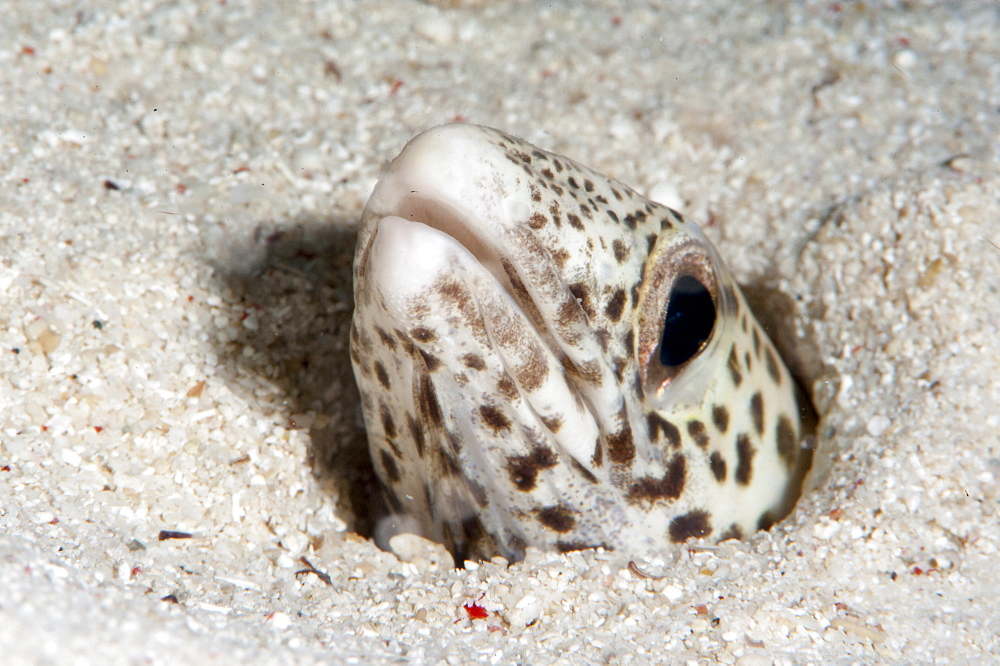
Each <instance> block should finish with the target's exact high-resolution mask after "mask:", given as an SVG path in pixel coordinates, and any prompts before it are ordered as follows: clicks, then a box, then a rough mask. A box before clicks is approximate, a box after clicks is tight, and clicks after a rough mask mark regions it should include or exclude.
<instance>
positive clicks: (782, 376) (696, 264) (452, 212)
mask: <svg viewBox="0 0 1000 666" xmlns="http://www.w3.org/2000/svg"><path fill="white" fill-rule="evenodd" d="M354 272H355V306H356V310H355V314H354V326H353V329H352V336H351V355H352V361H353V364H354V372H355V376H356V378H357V381H358V385H359V387H360V389H361V394H362V401H363V407H364V412H365V422H366V425H367V429H368V437H369V446H370V449H371V452H372V458H373V461H374V463H375V467H376V470H377V471H378V474H379V476H380V478H381V479H382V482H383V484H384V485H385V487H386V489H387V491H388V497H389V500H390V504H391V506H392V508H393V510H394V511H396V512H398V513H399V514H403V515H405V516H407V517H408V523H409V527H408V529H410V530H411V531H417V532H420V533H421V534H423V535H424V536H426V537H428V538H431V539H435V540H438V541H441V542H443V543H445V544H446V545H447V546H449V547H450V548H452V549H453V550H454V551H456V552H457V553H459V554H461V555H463V556H480V557H490V556H492V555H503V556H505V557H508V558H510V559H518V558H520V557H522V556H523V552H524V548H525V547H527V546H536V547H539V548H547V549H553V550H562V551H567V550H575V549H580V548H587V547H596V546H604V547H606V548H610V549H615V550H618V551H624V552H626V553H629V554H635V555H639V554H644V553H652V552H656V551H659V550H663V549H665V548H669V547H670V546H671V544H674V543H679V542H683V541H685V540H686V539H688V538H691V537H708V538H710V539H712V540H719V539H725V538H732V537H741V536H744V535H748V534H751V533H753V532H754V531H756V530H757V529H759V528H760V527H769V526H770V524H771V523H773V522H774V521H775V520H777V519H780V518H781V517H783V516H784V515H785V514H786V513H787V512H788V511H789V510H790V508H791V503H792V502H794V500H795V498H796V497H797V495H798V492H799V488H800V487H801V481H802V476H803V474H804V473H805V472H806V470H807V468H808V464H809V456H808V455H807V454H804V453H803V450H802V448H801V446H800V441H801V440H802V438H803V427H802V424H801V422H800V417H799V414H800V409H799V405H798V404H797V402H796V400H797V399H796V388H795V383H794V381H793V379H792V377H791V375H790V374H789V372H788V370H787V369H786V367H785V365H784V364H783V363H782V361H781V360H780V358H779V357H778V355H777V353H776V352H775V350H774V348H773V346H772V344H771V342H770V341H769V340H768V338H767V336H766V335H765V334H764V332H763V330H762V329H761V328H760V326H759V324H758V323H757V321H756V320H755V319H754V317H753V315H752V313H751V312H750V310H749V308H748V307H747V305H746V302H745V300H744V298H743V295H742V294H741V292H740V290H739V287H738V286H737V285H736V283H735V281H734V280H733V278H732V277H731V276H730V274H729V272H728V270H727V269H726V267H725V266H724V265H723V264H722V262H721V261H720V260H719V258H718V256H717V254H716V252H715V250H714V248H713V247H712V246H711V245H710V244H709V243H708V241H707V240H706V239H705V237H704V235H703V234H702V233H701V231H700V230H699V229H698V228H697V227H696V226H695V225H694V224H693V223H691V222H688V221H686V220H684V219H683V218H682V217H680V215H679V214H678V213H676V212H675V211H673V210H671V209H669V208H667V207H665V206H662V205H660V204H657V203H654V202H652V201H649V200H648V199H645V198H644V197H642V196H640V195H639V194H637V193H635V192H634V191H632V190H631V189H629V188H628V187H627V186H625V185H623V184H622V183H620V182H618V181H616V180H613V179H610V178H608V177H606V176H602V175H601V174H598V173H596V172H594V171H591V170H589V169H587V168H585V167H582V166H580V165H578V164H576V163H575V162H573V161H572V160H569V159H568V158H565V157H562V156H559V155H555V154H552V153H548V152H545V151H542V150H540V149H538V148H536V147H535V146H532V145H531V144H528V143H526V142H524V141H521V140H520V139H517V138H514V137H511V136H509V135H507V134H504V133H502V132H499V131H497V130H493V129H489V128H485V127H478V126H474V125H461V124H458V125H446V126H442V127H437V128H434V129H432V130H429V131H427V132H425V133H423V134H421V135H419V136H417V137H416V138H415V139H413V140H412V141H410V143H408V144H407V146H406V147H405V148H404V149H403V152H402V153H401V154H400V155H399V157H397V158H396V159H395V160H394V161H393V162H392V163H391V164H390V165H389V166H388V167H387V169H386V170H385V172H384V173H383V175H382V178H381V179H380V181H379V183H378V185H377V187H376V188H375V191H374V192H373V193H372V196H371V198H370V199H369V201H368V205H367V207H366V209H365V212H364V215H363V217H362V221H361V227H360V230H359V239H358V250H357V255H356V257H355V266H354ZM691 286H693V288H694V291H693V292H691V293H692V294H693V295H691V296H687V297H686V296H685V295H684V294H682V293H681V292H683V291H685V290H686V289H687V288H688V287H691ZM699 308H700V309H699ZM668 310H669V311H670V314H671V316H669V317H668V316H667V315H668ZM673 315H677V317H674V316H673ZM669 322H674V323H672V324H671V323H669ZM665 326H666V327H667V329H666V331H667V333H666V335H665V333H664V330H665ZM699 330H701V331H703V333H704V335H700V334H698V333H697V332H698V331H699ZM665 359H666V360H665ZM665 362H669V363H670V364H669V365H665Z"/></svg>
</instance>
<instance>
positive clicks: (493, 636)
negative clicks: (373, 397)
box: [0, 0, 1000, 664]
mask: <svg viewBox="0 0 1000 666" xmlns="http://www.w3.org/2000/svg"><path fill="white" fill-rule="evenodd" d="M7 4H8V6H6V7H4V9H3V11H2V13H0V65H2V66H0V99H2V105H0V204H2V205H0V313H2V316H0V650H2V653H3V655H4V661H5V663H106V664H114V663H213V662H214V663H235V662H240V663H321V662H361V661H365V662H370V661H375V662H393V661H412V662H417V663H438V662H447V663H461V662H472V661H482V662H489V663H505V664H506V663H553V662H559V663H581V664H582V663H622V664H625V663H636V664H639V663H649V662H650V661H657V662H668V663H681V662H689V663H712V662H716V661H718V662H721V663H739V664H758V663H772V662H773V663H810V662H812V663H882V662H907V663H969V662H979V663H982V662H983V661H986V660H990V659H996V658H998V656H1000V638H998V636H1000V607H998V601H997V600H998V598H1000V566H998V565H997V560H998V547H1000V525H998V515H997V514H998V485H997V478H998V475H1000V454H998V445H1000V438H998V432H1000V382H998V380H997V377H998V376H1000V344H998V343H1000V333H998V326H1000V270H998V269H1000V247H997V245H1000V195H998V193H1000V169H998V166H1000V152H998V146H1000V47H998V45H1000V9H998V8H997V6H996V4H995V3H983V2H978V1H974V0H965V1H957V2H950V3H932V2H926V3H921V2H914V3H892V2H890V3H885V4H878V3H853V2H804V3H803V2H797V3H792V2H776V3H768V6H767V8H766V9H765V8H763V7H761V8H756V5H755V6H754V7H750V6H741V5H740V3H730V2H708V3H705V2H690V3H681V2H676V3H658V2H632V3H628V5H625V4H624V3H613V2H591V1H587V2H579V1H578V2H552V3H538V4H533V3H527V2H470V3H462V2H454V3H452V2H438V3H424V2H414V1H409V2H406V1H402V2H391V1H388V0H385V1H377V2H376V1H373V2H349V1H346V0H342V1H322V0H316V1H313V2H300V3H281V4H279V3H262V2H250V1H249V0H226V1H220V2H194V1H193V0H174V1H160V2H157V1H154V0H125V1H116V2H110V1H95V2H89V3H83V4H82V3H76V2H68V1H56V0H50V1H47V2H26V1H24V0H21V1H14V2H8V3H7ZM462 120H464V121H469V122H476V123H480V124H485V125H491V126H495V127H500V128H502V129H505V130H507V131H509V132H511V133H513V134H516V135H519V136H523V137H524V138H526V139H528V140H529V141H532V142H533V143H536V144H538V145H541V146H543V147H545V148H548V149H552V150H555V151H558V152H562V153H565V154H567V155H569V156H571V157H573V158H574V159H577V160H578V161H580V162H582V163H584V164H587V165H588V166H592V167H594V168H596V169H598V170H600V171H604V172H606V173H609V174H611V175H613V176H615V177H617V178H619V179H621V180H623V181H625V182H627V183H629V184H631V185H632V186H634V187H636V188H637V189H638V190H639V191H641V192H645V193H647V194H650V195H651V196H653V197H654V198H656V199H658V200H661V201H664V202H666V203H669V204H671V205H674V206H675V207H678V208H680V209H682V210H683V211H685V213H686V214H687V215H688V216H689V217H691V218H692V219H693V220H695V221H697V222H700V223H702V225H703V226H704V227H705V229H706V233H707V234H708V235H709V236H710V237H711V238H712V239H713V240H714V241H716V242H717V243H718V246H719V248H720V251H721V253H722V255H723V256H724V257H726V258H727V259H728V260H729V261H730V265H731V267H732V268H733V270H734V272H735V273H736V275H737V276H738V278H739V279H740V281H741V282H742V283H744V284H745V285H747V286H748V292H749V293H750V294H751V295H753V294H754V293H757V294H764V295H765V297H763V298H759V299H758V300H760V301H762V316H763V318H764V319H765V320H766V321H770V322H771V330H772V332H773V333H774V337H775V338H776V339H777V340H778V341H779V342H780V344H781V345H782V347H783V348H784V349H785V350H786V352H787V354H788V357H789V360H790V362H791V364H792V365H793V367H794V368H795V370H796V371H797V372H798V373H799V375H800V376H801V377H802V378H803V380H804V381H805V382H806V384H807V385H808V387H809V389H810V391H811V393H812V395H813V398H814V400H815V402H816V404H817V407H818V409H819V412H820V414H821V418H822V420H821V423H820V431H819V435H820V437H819V439H820V446H821V449H820V455H819V459H818V464H817V469H818V474H817V476H816V480H815V484H814V486H815V487H814V488H812V489H811V490H810V491H809V492H808V493H807V494H806V495H805V496H804V497H803V498H802V500H801V501H800V503H799V506H798V508H797V509H796V511H795V512H794V513H793V514H792V515H791V516H790V517H789V518H788V519H787V520H785V521H784V522H783V523H781V524H779V525H778V526H777V527H776V528H775V529H774V530H772V531H771V532H769V533H764V534H760V535H757V536H756V537H754V538H752V539H750V540H748V541H745V542H725V543H723V544H722V545H720V546H719V547H692V548H682V549H678V551H677V552H670V553H664V554H663V557H662V558H661V559H659V560H654V561H649V562H643V563H641V564H639V566H638V567H636V566H634V565H633V566H632V567H629V566H628V562H627V561H623V560H622V559H621V558H619V557H617V556H615V554H614V553H604V552H578V553H571V554H568V555H555V554H548V553H540V552H531V553H530V554H529V556H528V558H527V559H526V560H525V561H524V562H522V563H518V564H514V565H511V566H508V565H507V563H505V562H503V561H500V560H494V561H492V562H484V563H479V564H470V565H468V566H467V567H466V568H464V569H451V568H449V567H447V566H446V562H442V561H441V559H440V558H439V557H437V556H436V555H434V551H431V555H428V556H425V555H422V554H420V553H419V552H418V553H409V555H408V556H407V557H405V559H408V560H410V561H405V562H404V561H401V560H400V559H399V558H397V556H396V555H394V554H392V553H388V552H383V551H381V550H379V549H378V548H377V547H376V546H375V545H374V543H373V541H372V540H371V539H370V538H367V537H368V535H370V533H371V525H370V524H369V523H370V522H371V521H370V520H369V519H368V515H369V513H370V512H369V511H368V510H367V509H368V508H369V507H370V506H371V503H372V502H373V490H372V479H371V468H370V465H369V464H368V463H367V460H366V455H367V454H366V450H365V444H364V433H363V432H362V430H361V426H360V419H359V413H358V406H357V397H356V393H355V389H354V386H353V379H352V377H351V373H350V366H349V361H348V357H347V332H348V329H349V324H350V315H351V277H350V262H351V257H352V252H353V245H354V229H355V225H356V222H357V220H358V218H359V216H360V213H361V210H362V208H363V206H364V202H365V199H366V197H367V195H368V193H369V192H370V191H371V189H372V187H373V185H374V183H375V180H376V178H377V174H378V170H379V167H380V165H381V164H382V163H383V162H384V161H385V160H387V159H390V158H391V157H393V156H394V155H395V154H396V153H397V152H398V151H399V149H400V148H401V147H402V145H403V144H404V143H405V141H406V140H407V139H409V138H410V137H411V136H412V135H414V134H416V133H417V132H418V131H420V130H422V129H425V128H427V127H430V126H432V125H436V124H440V123H443V122H451V121H462ZM170 533H182V534H174V535H173V536H175V537H179V536H182V535H190V538H169V537H171V536H172V535H171V534H170ZM418 550H419V549H418ZM481 615H484V616H485V617H481V618H480V617H474V616H481Z"/></svg>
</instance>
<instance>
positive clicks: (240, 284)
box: [215, 217, 385, 536]
mask: <svg viewBox="0 0 1000 666" xmlns="http://www.w3.org/2000/svg"><path fill="white" fill-rule="evenodd" d="M355 234H356V227H355V225H354V220H353V219H350V220H349V219H346V218H336V217H331V218H318V217H317V218H304V219H297V220H293V221H290V222H281V223H280V224H279V223H275V222H267V221H265V222H261V223H260V224H259V225H258V227H257V229H256V231H255V233H254V234H253V237H252V238H250V239H245V240H242V239H241V241H232V242H231V243H229V244H228V245H229V247H227V248H222V251H223V253H224V254H228V257H227V258H225V259H223V260H221V261H219V262H218V263H217V265H216V266H215V268H216V277H217V279H218V280H219V281H220V282H221V285H220V287H222V289H223V290H224V291H227V292H229V293H230V294H232V296H231V297H232V298H233V299H235V300H236V302H239V303H241V304H243V306H244V308H245V309H246V311H247V313H252V315H253V316H254V317H255V319H256V321H257V322H258V323H257V326H256V328H255V329H254V330H251V329H248V328H245V327H243V326H240V327H238V331H237V333H236V338H235V340H233V341H232V342H231V343H229V344H227V345H225V348H224V349H220V350H219V357H220V360H221V365H222V366H223V369H224V371H226V372H231V373H234V375H233V381H231V382H230V385H231V386H233V387H234V390H237V391H238V390H240V389H239V387H241V386H247V383H246V382H241V381H239V376H246V375H257V376H259V377H262V378H264V379H266V380H267V381H268V382H270V383H273V384H275V385H276V386H277V387H278V389H279V390H280V391H281V395H282V398H283V400H284V402H285V404H286V405H287V407H286V410H285V413H286V415H287V417H288V419H289V427H291V428H306V429H308V431H309V436H310V439H311V450H310V460H309V463H310V464H311V466H312V469H313V473H314V474H315V475H316V477H317V478H318V480H319V481H320V483H321V485H323V486H324V487H326V488H328V489H330V490H331V491H333V492H335V493H336V494H337V496H338V498H339V500H340V504H341V506H342V507H344V511H343V512H342V515H341V516H340V517H341V518H342V519H343V520H344V521H345V522H346V523H347V524H348V527H349V528H350V529H352V530H354V531H355V532H358V533H359V534H361V535H363V536H371V534H372V532H373V529H374V525H375V523H376V521H377V520H378V518H379V517H380V516H381V515H383V514H384V513H385V509H384V503H383V499H382V495H381V492H380V491H379V485H378V481H377V478H376V476H375V472H374V469H373V467H372V464H371V460H370V457H369V455H368V444H367V441H366V439H365V432H364V427H363V423H362V419H361V409H360V399H359V396H358V392H357V388H356V386H355V383H354V375H353V373H352V371H351V361H350V354H349V339H350V330H351V314H352V312H353V296H352V278H351V262H352V259H353V256H354V246H355ZM224 245H225V243H224ZM246 347H249V348H251V349H252V350H254V352H255V353H253V354H245V353H243V352H242V350H243V349H244V348H246Z"/></svg>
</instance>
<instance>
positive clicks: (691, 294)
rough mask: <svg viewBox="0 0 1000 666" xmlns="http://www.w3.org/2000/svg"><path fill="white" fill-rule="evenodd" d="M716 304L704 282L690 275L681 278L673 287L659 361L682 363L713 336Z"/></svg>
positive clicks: (665, 319)
mask: <svg viewBox="0 0 1000 666" xmlns="http://www.w3.org/2000/svg"><path fill="white" fill-rule="evenodd" d="M714 326H715V304H714V303H713V302H712V296H711V295H710V294H709V293H708V289H706V288H705V285H703V284H702V283H701V282H698V280H696V279H694V278H693V277H691V276H690V275H685V276H683V277H681V278H680V279H679V280H677V282H676V283H675V284H674V288H673V289H671V290H670V301H669V302H668V303H667V314H666V316H665V317H664V318H663V337H662V338H660V363H662V364H663V365H668V366H669V365H680V364H681V363H684V362H686V361H688V360H690V358H691V357H692V356H694V355H695V354H697V353H698V351H699V350H701V348H702V346H704V344H705V341H706V340H708V338H709V336H710V335H712V327H714Z"/></svg>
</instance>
